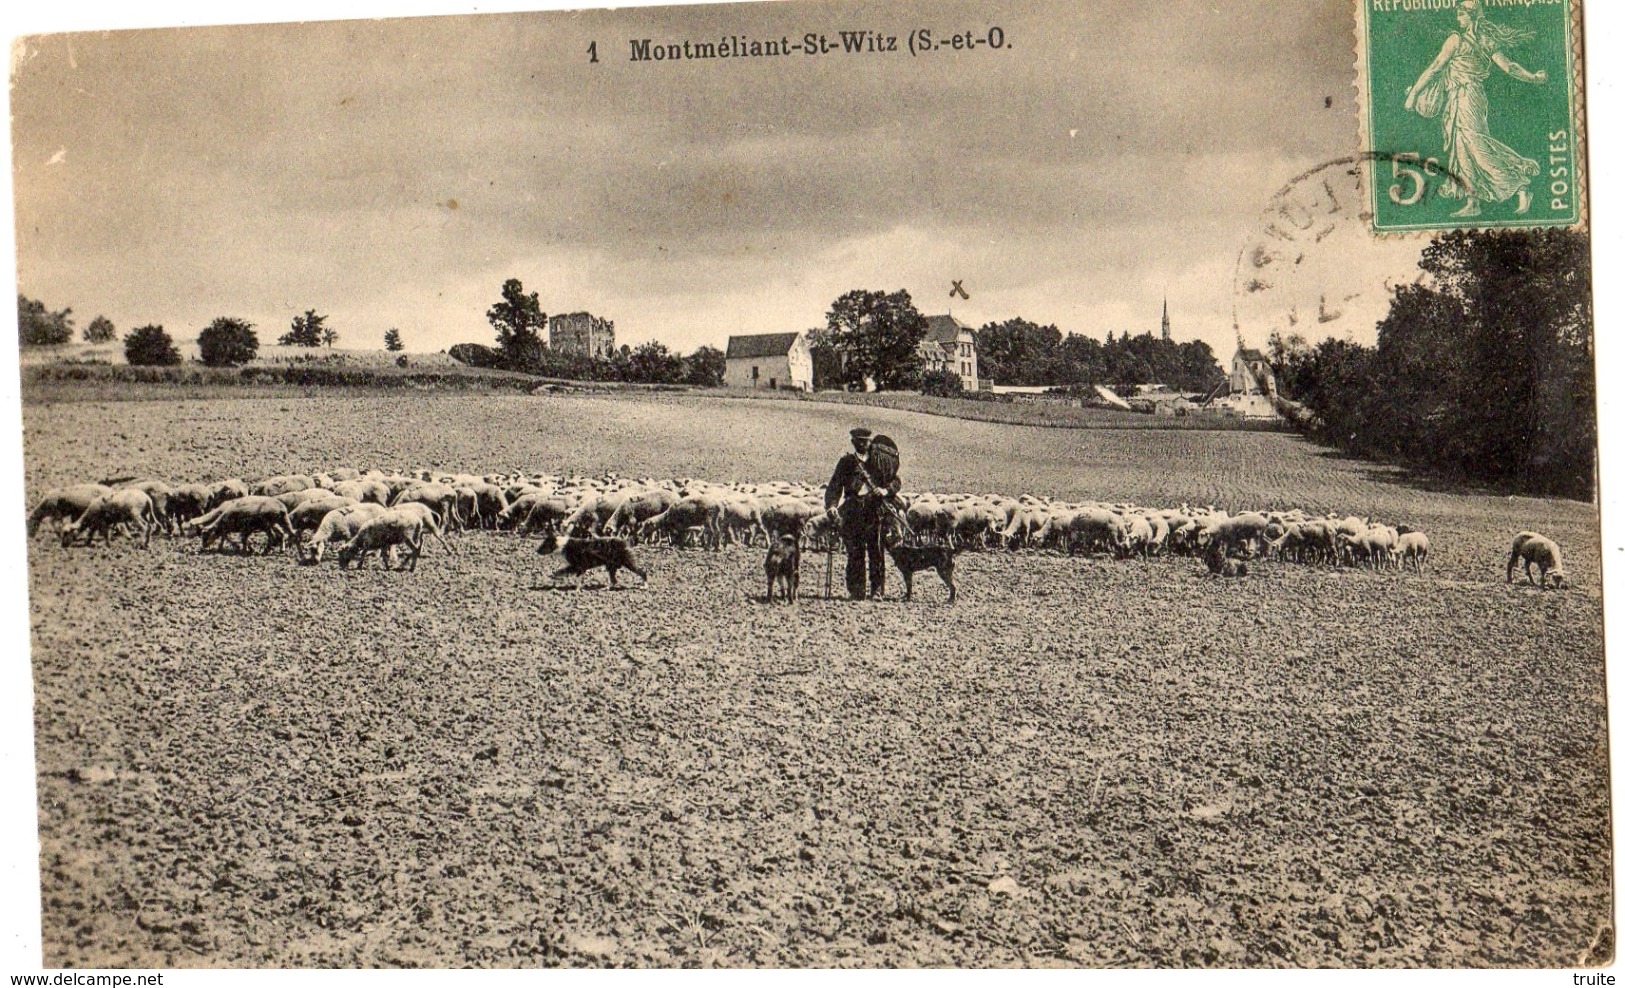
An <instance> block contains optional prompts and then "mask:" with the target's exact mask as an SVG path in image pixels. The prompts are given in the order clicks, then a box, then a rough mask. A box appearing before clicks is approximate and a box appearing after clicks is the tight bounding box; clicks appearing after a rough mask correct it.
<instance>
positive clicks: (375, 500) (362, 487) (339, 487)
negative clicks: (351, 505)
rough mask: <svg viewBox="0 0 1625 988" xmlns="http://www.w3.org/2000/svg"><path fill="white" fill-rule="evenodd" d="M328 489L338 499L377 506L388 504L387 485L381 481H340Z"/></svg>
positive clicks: (388, 493)
mask: <svg viewBox="0 0 1625 988" xmlns="http://www.w3.org/2000/svg"><path fill="white" fill-rule="evenodd" d="M330 489H331V490H332V492H333V493H334V494H337V495H339V496H340V497H353V498H355V499H356V500H357V501H361V502H363V503H367V502H370V503H372V504H377V505H386V504H388V503H389V498H390V494H391V492H390V489H389V485H388V484H386V483H384V482H383V481H381V480H362V479H359V478H357V479H351V480H340V481H338V482H337V483H335V484H334V485H333V486H332V487H331V488H330Z"/></svg>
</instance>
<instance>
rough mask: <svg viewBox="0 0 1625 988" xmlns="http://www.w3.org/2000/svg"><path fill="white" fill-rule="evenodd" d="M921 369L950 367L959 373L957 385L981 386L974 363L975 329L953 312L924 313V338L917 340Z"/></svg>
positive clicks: (970, 388)
mask: <svg viewBox="0 0 1625 988" xmlns="http://www.w3.org/2000/svg"><path fill="white" fill-rule="evenodd" d="M919 354H920V369H921V370H924V371H935V370H949V371H952V372H953V373H955V374H958V375H959V384H960V387H962V388H964V389H965V390H966V391H975V390H976V389H977V388H978V387H980V386H981V373H980V371H978V369H977V367H976V331H975V330H973V329H971V328H970V327H969V326H967V325H965V324H964V323H962V322H960V321H959V320H958V319H955V318H954V317H953V316H951V315H949V316H926V317H925V339H923V340H921V341H920V346H919Z"/></svg>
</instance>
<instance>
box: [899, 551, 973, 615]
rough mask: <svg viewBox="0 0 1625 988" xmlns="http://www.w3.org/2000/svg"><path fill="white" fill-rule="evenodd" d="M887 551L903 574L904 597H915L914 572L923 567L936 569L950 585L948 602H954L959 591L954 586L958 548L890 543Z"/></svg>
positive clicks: (943, 580) (905, 598)
mask: <svg viewBox="0 0 1625 988" xmlns="http://www.w3.org/2000/svg"><path fill="white" fill-rule="evenodd" d="M886 552H887V553H888V554H889V555H890V556H891V561H892V563H893V565H895V566H896V567H897V569H898V572H900V573H902V574H903V599H904V600H910V599H912V598H913V597H914V574H915V573H918V572H919V571H920V570H922V569H934V570H936V571H937V575H938V576H940V577H942V582H943V583H946V584H947V585H948V603H950V604H951V603H953V602H954V598H955V597H957V596H958V595H959V591H958V590H957V589H956V588H955V587H954V555H955V554H956V553H958V552H959V549H958V548H949V547H948V546H945V545H889V546H887V547H886Z"/></svg>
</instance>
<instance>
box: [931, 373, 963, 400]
mask: <svg viewBox="0 0 1625 988" xmlns="http://www.w3.org/2000/svg"><path fill="white" fill-rule="evenodd" d="M964 390H965V386H964V384H963V383H962V382H961V381H960V380H959V375H958V374H955V373H954V372H953V371H951V370H946V369H944V370H934V371H926V372H925V373H923V374H921V375H920V394H922V395H935V396H936V397H938V398H958V397H959V396H960V392H962V391H964Z"/></svg>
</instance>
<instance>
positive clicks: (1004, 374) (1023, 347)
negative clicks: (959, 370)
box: [976, 317, 1061, 385]
mask: <svg viewBox="0 0 1625 988" xmlns="http://www.w3.org/2000/svg"><path fill="white" fill-rule="evenodd" d="M1060 346H1061V331H1060V330H1059V329H1056V328H1055V327H1054V326H1040V325H1038V324H1036V323H1032V322H1028V321H1027V320H1026V319H1022V318H1019V317H1018V318H1015V319H1007V320H1005V321H1004V322H990V323H988V324H987V325H985V326H983V327H982V328H981V329H979V330H977V331H976V359H977V361H978V362H979V364H980V366H981V370H982V376H983V377H989V378H992V379H993V380H995V381H997V382H999V383H1001V384H1013V385H1039V384H1056V383H1059V382H1058V380H1057V377H1056V370H1057V367H1056V363H1057V361H1056V356H1057V351H1058V350H1059V349H1060Z"/></svg>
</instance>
